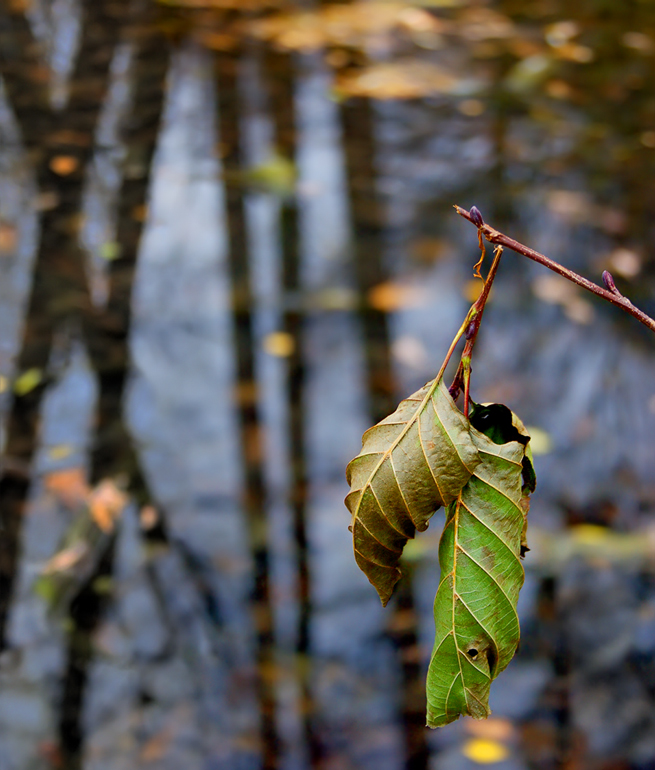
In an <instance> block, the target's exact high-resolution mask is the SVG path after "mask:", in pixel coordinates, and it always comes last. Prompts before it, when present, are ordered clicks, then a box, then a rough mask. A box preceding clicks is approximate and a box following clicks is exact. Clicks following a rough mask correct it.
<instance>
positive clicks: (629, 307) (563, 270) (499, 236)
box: [455, 206, 655, 332]
mask: <svg viewBox="0 0 655 770" xmlns="http://www.w3.org/2000/svg"><path fill="white" fill-rule="evenodd" d="M455 210H456V211H457V213H458V214H459V215H460V216H462V217H464V219H468V221H469V222H471V223H472V224H474V225H475V226H476V227H477V228H478V231H479V232H481V233H482V234H483V235H484V237H485V238H486V239H487V240H488V241H489V243H495V244H499V245H501V246H505V247H506V248H508V249H511V250H512V251H515V252H516V253H517V254H521V255H523V256H524V257H527V258H528V259H532V260H534V261H535V262H538V263H539V264H540V265H544V267H547V268H548V269H549V270H552V271H553V272H555V273H558V274H559V275H561V276H563V277H564V278H566V279H568V280H569V281H571V282H572V283H575V284H576V285H577V286H581V287H582V288H583V289H586V290H587V291H590V292H591V293H592V294H595V295H596V296H597V297H602V298H603V299H606V300H607V301H608V302H611V303H612V304H613V305H616V306H617V307H620V308H621V309H622V310H625V312H626V313H629V314H630V315H631V316H633V317H634V318H636V319H637V320H638V321H641V323H642V324H643V325H644V326H647V327H648V328H649V329H650V330H651V331H652V332H655V320H653V319H652V318H651V317H650V316H648V315H646V313H644V312H643V310H639V308H637V307H635V306H634V305H633V304H632V302H630V300H629V299H628V298H627V297H624V296H623V295H622V294H621V293H620V292H619V291H618V289H616V287H615V286H614V280H613V279H612V276H611V275H610V274H609V273H607V271H606V272H605V273H604V274H603V281H604V282H605V284H606V285H608V286H610V285H611V286H612V287H613V288H612V289H609V290H608V289H603V288H602V286H598V285H597V284H595V283H593V281H589V280H588V279H587V278H583V276H581V275H578V274H577V273H574V272H573V271H572V270H569V269H568V268H567V267H564V266H563V265H560V264H559V262H555V261H554V260H553V259H550V258H549V257H546V256H544V255H543V254H540V253H539V252H538V251H535V250H534V249H531V248H530V247H529V246H524V245H523V244H522V243H519V242H518V241H515V240H514V239H513V238H510V237H509V236H507V235H504V234H503V233H501V232H499V231H498V230H496V229H494V228H493V227H491V225H487V224H485V223H484V222H483V221H482V218H481V217H480V216H479V212H478V210H477V209H475V207H473V208H472V209H471V211H474V213H473V214H471V211H466V209H463V208H460V206H455ZM480 223H481V224H480ZM606 276H607V277H606Z"/></svg>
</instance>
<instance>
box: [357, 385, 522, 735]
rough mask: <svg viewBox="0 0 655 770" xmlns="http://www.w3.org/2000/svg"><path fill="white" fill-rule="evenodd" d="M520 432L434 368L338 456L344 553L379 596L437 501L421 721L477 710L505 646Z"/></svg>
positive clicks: (514, 572) (518, 504)
mask: <svg viewBox="0 0 655 770" xmlns="http://www.w3.org/2000/svg"><path fill="white" fill-rule="evenodd" d="M529 440H530V437H529V435H528V434H527V431H526V430H525V427H524V426H523V424H522V423H521V421H520V420H519V419H518V418H517V417H516V416H515V415H514V414H513V413H512V412H511V411H510V410H509V409H508V408H507V407H506V406H503V405H502V404H486V405H479V404H474V405H473V408H472V409H471V414H470V420H469V419H467V418H466V417H465V416H464V415H463V414H462V413H461V412H460V411H459V409H458V408H457V406H456V405H455V403H454V401H453V399H452V398H451V396H450V393H449V392H448V390H447V389H446V387H445V385H444V383H443V381H442V380H441V379H439V380H438V381H437V380H433V381H432V382H430V383H428V384H427V385H425V386H424V387H423V388H422V389H421V390H419V391H418V392H416V393H415V394H414V395H412V396H410V397H409V398H408V399H405V400H404V401H403V402H402V403H401V404H400V406H399V407H398V409H397V410H396V411H395V412H394V413H393V414H392V415H390V416H389V417H387V418H386V419H384V420H382V422H380V423H378V425H376V426H374V427H373V428H371V429H370V430H368V431H367V432H366V433H365V434H364V437H363V442H362V443H363V445H362V451H361V452H360V454H359V455H358V456H357V457H356V458H355V459H354V460H352V461H351V463H350V464H349V465H348V468H347V471H346V475H347V479H348V483H349V484H350V486H351V492H350V494H349V495H348V496H347V497H346V505H347V506H348V508H349V510H350V512H351V514H352V523H351V530H352V532H353V539H354V549H355V559H356V561H357V564H358V565H359V567H360V568H361V569H362V570H363V572H364V573H365V574H366V575H367V577H368V578H369V580H370V581H371V583H372V584H373V585H374V586H375V588H376V589H377V591H378V593H379V595H380V598H381V599H382V603H383V604H386V603H387V602H388V600H389V598H390V596H391V593H392V591H393V588H394V586H395V584H396V582H397V581H398V580H399V578H400V569H399V567H398V562H399V559H400V556H401V554H402V551H403V548H404V546H405V544H406V543H407V540H408V539H409V538H412V537H414V535H415V533H416V530H419V531H422V530H424V529H426V528H427V526H428V522H429V519H430V518H431V517H432V515H433V514H434V512H435V511H436V509H437V508H438V507H439V506H441V505H445V506H446V523H445V527H444V531H443V534H442V536H441V541H440V543H439V563H440V567H441V582H440V584H439V588H438V590H437V595H436V597H435V604H434V617H435V626H436V637H435V645H434V650H433V653H432V658H431V661H430V667H429V671H428V680H427V699H428V719H427V721H428V726H430V727H441V726H443V725H446V724H448V723H449V722H452V721H454V720H455V719H457V718H458V717H459V716H460V715H462V714H464V715H469V716H472V717H476V718H483V717H486V716H488V714H489V713H490V712H489V705H488V702H489V688H490V685H491V682H492V680H493V679H495V677H496V676H497V675H498V674H499V673H500V672H501V671H502V670H503V669H504V668H505V667H506V666H507V664H508V663H509V661H510V660H511V659H512V657H513V656H514V653H515V652H516V647H517V645H518V641H519V623H518V617H517V614H516V604H517V600H518V594H519V590H520V589H521V586H522V585H523V580H524V572H523V566H522V565H521V561H520V559H521V557H522V556H523V555H524V553H525V552H526V551H527V550H528V547H527V542H526V528H527V513H528V509H529V495H530V493H531V492H532V491H534V488H535V483H536V479H535V474H534V468H533V465H532V456H531V454H530V451H529V448H528V442H529Z"/></svg>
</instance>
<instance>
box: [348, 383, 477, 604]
mask: <svg viewBox="0 0 655 770" xmlns="http://www.w3.org/2000/svg"><path fill="white" fill-rule="evenodd" d="M479 462H480V456H479V452H478V449H477V447H476V445H475V444H474V442H473V440H472V438H471V434H470V427H469V423H468V420H467V419H466V418H465V417H464V415H463V414H462V413H461V412H460V411H459V409H458V408H457V406H456V405H455V403H454V401H453V399H452V398H451V396H450V394H449V392H448V390H447V388H446V386H445V385H444V383H443V380H442V379H439V381H438V382H437V380H433V381H432V382H429V383H427V385H425V386H424V387H423V388H421V390H419V391H417V392H416V393H414V394H413V395H412V396H410V397H409V398H407V399H405V400H404V401H402V402H401V404H400V406H399V407H398V409H396V411H395V412H394V413H393V414H391V415H389V417H386V418H385V419H384V420H382V422H380V423H378V424H377V425H375V426H374V427H373V428H371V429H370V430H368V431H366V433H365V434H364V436H363V439H362V451H361V452H360V454H359V455H357V457H355V459H354V460H352V461H351V462H350V464H349V465H348V468H347V469H346V477H347V480H348V484H349V485H350V487H351V492H350V494H349V495H348V496H347V497H346V505H347V506H348V509H349V510H350V512H351V513H352V522H351V531H352V533H353V540H354V548H355V559H356V561H357V564H358V565H359V567H360V568H361V569H362V570H363V572H364V573H365V574H366V576H367V577H368V579H369V580H370V581H371V583H372V584H373V585H374V586H375V588H376V590H377V592H378V594H379V595H380V599H381V600H382V604H383V605H386V603H387V602H388V601H389V598H390V597H391V593H392V591H393V588H394V586H395V584H396V583H397V582H398V580H399V579H400V574H401V573H400V569H399V567H398V561H399V559H400V555H401V554H402V551H403V547H404V546H405V543H406V542H407V540H408V538H413V537H414V535H415V534H416V530H419V531H423V530H425V529H427V527H428V523H429V519H430V518H431V517H432V515H433V514H434V512H435V511H436V510H437V508H439V506H441V505H448V504H449V503H451V502H452V501H453V500H455V499H456V498H457V495H458V494H459V492H460V490H461V489H462V487H463V486H464V485H465V484H466V482H467V481H468V480H469V478H470V477H471V474H472V473H473V471H474V469H475V467H476V466H477V464H478V463H479Z"/></svg>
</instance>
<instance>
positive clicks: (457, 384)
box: [450, 236, 503, 417]
mask: <svg viewBox="0 0 655 770" xmlns="http://www.w3.org/2000/svg"><path fill="white" fill-rule="evenodd" d="M480 246H481V248H482V249H483V257H484V244H483V243H482V236H480ZM502 253H503V247H502V246H501V245H500V244H497V245H496V248H495V250H494V261H493V262H492V263H491V267H490V268H489V273H488V274H487V277H486V279H485V282H484V286H483V287H482V292H481V293H480V296H479V297H478V298H477V299H476V301H475V302H474V303H473V305H472V307H471V309H470V310H469V312H468V315H467V320H469V319H470V323H469V324H468V326H467V328H466V344H465V345H464V350H463V351H462V358H461V361H460V362H459V367H458V368H457V372H456V373H455V379H454V380H453V384H452V385H451V386H450V394H451V396H452V397H453V398H457V396H458V395H459V391H460V390H461V388H462V386H463V387H464V417H468V415H469V401H470V395H469V390H470V382H471V355H472V354H473V347H474V345H475V341H476V339H477V336H478V332H479V331H480V324H481V323H482V314H483V313H484V308H485V305H486V304H487V300H488V299H489V292H490V291H491V285H492V283H493V282H494V278H495V277H496V272H497V270H498V265H499V263H500V257H501V256H502ZM481 261H482V260H480V262H478V264H477V265H476V269H479V266H480V264H481Z"/></svg>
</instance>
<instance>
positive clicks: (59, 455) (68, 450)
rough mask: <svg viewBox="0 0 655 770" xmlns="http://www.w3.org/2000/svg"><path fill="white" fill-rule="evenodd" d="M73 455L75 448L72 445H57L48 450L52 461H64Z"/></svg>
mask: <svg viewBox="0 0 655 770" xmlns="http://www.w3.org/2000/svg"><path fill="white" fill-rule="evenodd" d="M72 453H73V447H72V446H71V445H70V444H57V445H56V446H53V447H50V449H48V457H49V458H50V459H51V460H63V459H64V458H65V457H68V456H69V455H71V454H72Z"/></svg>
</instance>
